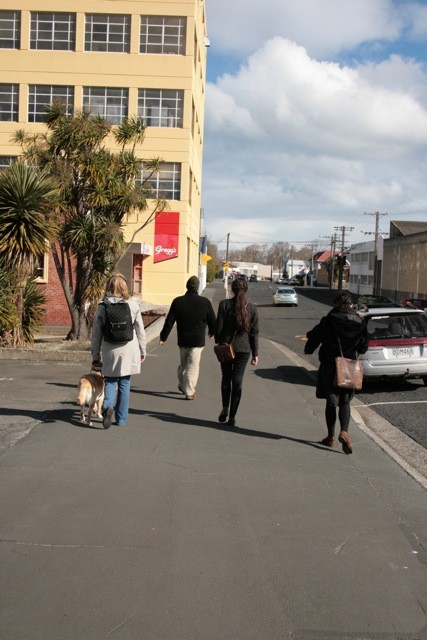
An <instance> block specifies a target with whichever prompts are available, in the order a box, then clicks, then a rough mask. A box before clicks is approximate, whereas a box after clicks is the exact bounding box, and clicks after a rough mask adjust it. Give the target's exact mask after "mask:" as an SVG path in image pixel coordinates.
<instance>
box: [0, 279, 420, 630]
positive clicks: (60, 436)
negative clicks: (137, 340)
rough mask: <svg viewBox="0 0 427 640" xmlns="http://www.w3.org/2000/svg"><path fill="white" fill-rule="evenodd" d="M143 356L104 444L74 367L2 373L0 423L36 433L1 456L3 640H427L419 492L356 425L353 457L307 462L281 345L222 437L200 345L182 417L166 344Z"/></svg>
mask: <svg viewBox="0 0 427 640" xmlns="http://www.w3.org/2000/svg"><path fill="white" fill-rule="evenodd" d="M219 293H221V292H220V290H218V289H215V288H212V289H211V290H209V291H208V295H213V296H214V302H215V303H216V302H217V300H218V294H219ZM150 352H151V353H150V356H149V358H147V362H146V363H145V364H144V368H143V372H142V374H141V376H135V377H134V379H133V389H132V397H131V412H130V420H129V424H128V426H127V427H126V428H123V429H122V428H117V427H112V428H111V429H110V430H108V431H104V430H102V429H100V428H93V429H89V428H87V427H85V426H82V425H81V424H80V423H79V422H78V411H77V406H76V405H75V393H76V385H77V380H78V377H79V376H80V375H81V374H82V373H83V372H85V371H86V369H87V364H86V363H83V362H82V363H81V364H68V365H67V364H59V363H47V362H44V363H34V362H33V363H25V362H11V361H9V362H4V363H2V377H3V378H4V379H3V380H2V381H1V382H0V385H1V386H0V390H1V391H0V395H1V406H2V414H1V417H2V418H5V419H8V420H12V419H13V420H16V421H17V422H19V421H20V420H33V421H35V422H36V423H37V424H36V426H35V427H33V429H32V430H31V432H30V433H29V435H28V436H26V437H25V438H23V439H22V440H20V441H19V442H18V443H17V444H16V445H15V446H13V447H11V448H9V449H8V450H6V451H4V452H3V454H2V455H1V456H0V509H1V518H0V552H1V555H2V562H1V565H2V571H1V573H0V599H1V603H2V607H1V608H0V629H1V634H0V635H1V637H4V638H5V639H7V640H23V639H27V638H28V639H29V640H46V639H47V638H60V639H61V640H62V639H67V640H83V639H84V640H106V639H108V638H113V639H117V640H159V639H161V640H218V639H221V640H247V639H252V640H284V639H289V640H291V639H292V640H345V639H353V640H356V639H358V640H426V639H427V617H426V611H427V552H426V550H427V522H426V519H427V518H426V514H427V492H426V491H425V489H423V488H422V486H421V485H420V484H418V483H417V482H415V481H414V480H413V479H412V478H411V477H410V476H409V475H407V474H406V473H405V472H404V471H402V469H401V468H400V467H399V466H398V465H397V464H396V463H395V462H394V461H393V460H392V459H391V458H390V457H389V456H388V455H386V454H385V453H384V451H383V450H382V449H381V448H379V447H378V446H377V445H376V444H375V443H374V442H373V441H372V440H371V439H370V438H369V437H367V435H366V434H365V433H364V432H363V431H361V430H359V429H357V428H356V427H355V426H354V425H352V431H353V440H354V444H355V453H354V455H353V456H345V455H344V454H343V453H342V451H341V450H340V448H338V447H337V448H336V449H335V450H333V451H331V450H328V449H325V448H323V447H321V446H319V445H318V444H317V443H316V441H317V440H318V439H319V437H320V436H322V435H323V433H324V429H325V426H324V418H323V408H324V407H323V405H324V403H323V401H319V400H316V398H315V397H314V393H313V381H312V379H311V378H310V376H309V375H308V374H307V371H306V370H305V369H304V367H299V366H296V365H295V363H294V360H293V359H292V357H290V355H289V353H290V352H288V350H287V349H286V348H285V347H283V346H281V345H276V344H275V343H273V342H271V341H270V340H267V339H262V340H261V351H260V364H259V366H258V367H257V368H250V369H249V370H248V372H247V375H246V378H245V386H244V396H243V401H242V406H241V410H239V414H238V428H237V429H235V430H231V431H230V430H228V429H226V428H224V427H223V426H222V425H220V424H219V423H218V422H217V416H218V413H219V409H220V393H219V387H220V373H219V367H218V363H217V362H216V360H215V357H214V354H213V350H212V346H211V345H209V346H208V347H207V348H206V349H205V351H204V353H203V359H202V368H201V376H200V382H199V385H198V388H197V399H196V401H195V402H187V401H186V400H185V399H184V398H183V397H182V395H180V394H179V393H178V390H177V380H176V373H175V372H176V365H177V347H176V344H175V336H174V334H172V335H171V337H170V339H169V340H168V342H167V343H166V344H165V345H164V346H163V347H161V348H160V347H158V346H157V345H156V344H155V343H152V344H150ZM5 410H6V415H5ZM40 420H41V422H40Z"/></svg>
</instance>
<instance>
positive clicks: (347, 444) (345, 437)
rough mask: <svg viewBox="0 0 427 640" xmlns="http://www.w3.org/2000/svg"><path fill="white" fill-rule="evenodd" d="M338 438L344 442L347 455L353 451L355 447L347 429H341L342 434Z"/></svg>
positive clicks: (343, 448) (343, 447)
mask: <svg viewBox="0 0 427 640" xmlns="http://www.w3.org/2000/svg"><path fill="white" fill-rule="evenodd" d="M338 440H339V441H340V442H341V444H342V450H343V451H344V453H346V454H347V455H350V453H353V447H352V446H351V442H350V437H349V435H348V433H347V431H341V433H340V435H339V436H338Z"/></svg>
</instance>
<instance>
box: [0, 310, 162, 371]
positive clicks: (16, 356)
mask: <svg viewBox="0 0 427 640" xmlns="http://www.w3.org/2000/svg"><path fill="white" fill-rule="evenodd" d="M163 323H164V317H163V316H161V317H159V318H158V319H157V320H155V321H154V322H152V323H151V324H150V325H149V326H148V327H147V328H146V330H145V334H146V336H147V345H148V344H149V343H150V342H151V341H152V340H155V339H156V338H157V337H158V336H159V335H160V331H161V330H162V327H163ZM0 360H28V361H30V362H34V361H39V362H40V361H41V362H71V363H78V364H80V363H82V362H85V361H86V360H87V361H88V362H92V356H91V353H90V351H40V350H39V349H7V348H6V349H0Z"/></svg>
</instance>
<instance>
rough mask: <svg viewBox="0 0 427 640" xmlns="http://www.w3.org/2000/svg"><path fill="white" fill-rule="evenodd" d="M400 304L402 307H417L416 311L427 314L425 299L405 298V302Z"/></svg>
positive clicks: (402, 301) (426, 301)
mask: <svg viewBox="0 0 427 640" xmlns="http://www.w3.org/2000/svg"><path fill="white" fill-rule="evenodd" d="M400 304H401V305H402V307H409V308H413V307H415V308H416V309H421V310H422V311H424V312H425V313H427V300H424V299H423V298H403V300H401V301H400Z"/></svg>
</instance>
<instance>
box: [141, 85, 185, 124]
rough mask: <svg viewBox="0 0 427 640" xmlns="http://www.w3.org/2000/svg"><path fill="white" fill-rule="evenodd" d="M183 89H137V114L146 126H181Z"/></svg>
mask: <svg viewBox="0 0 427 640" xmlns="http://www.w3.org/2000/svg"><path fill="white" fill-rule="evenodd" d="M183 104H184V91H181V90H179V89H177V90H175V89H139V90H138V116H139V117H140V118H142V119H143V121H144V124H145V125H146V126H147V127H182V113H183Z"/></svg>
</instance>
